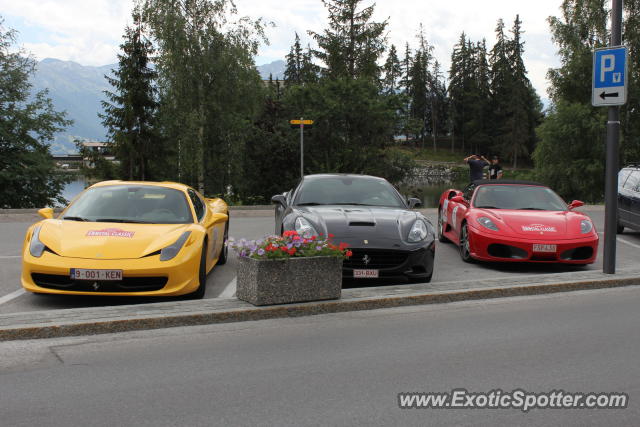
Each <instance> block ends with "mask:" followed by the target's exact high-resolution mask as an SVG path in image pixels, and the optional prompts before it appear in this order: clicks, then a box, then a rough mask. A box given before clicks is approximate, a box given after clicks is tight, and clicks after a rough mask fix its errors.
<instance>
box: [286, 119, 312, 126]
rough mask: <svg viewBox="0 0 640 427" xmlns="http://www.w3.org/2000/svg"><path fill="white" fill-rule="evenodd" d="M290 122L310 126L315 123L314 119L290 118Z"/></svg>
mask: <svg viewBox="0 0 640 427" xmlns="http://www.w3.org/2000/svg"><path fill="white" fill-rule="evenodd" d="M289 124H292V125H305V126H309V125H312V124H313V120H289Z"/></svg>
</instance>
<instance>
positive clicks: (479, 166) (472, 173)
mask: <svg viewBox="0 0 640 427" xmlns="http://www.w3.org/2000/svg"><path fill="white" fill-rule="evenodd" d="M464 162H465V163H466V164H468V165H469V177H470V178H471V182H473V181H475V180H478V179H482V178H483V175H484V174H483V170H484V168H485V166H488V165H489V161H488V160H487V159H485V158H484V156H479V155H477V154H472V155H470V156H469V157H465V159H464Z"/></svg>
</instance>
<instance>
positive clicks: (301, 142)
mask: <svg viewBox="0 0 640 427" xmlns="http://www.w3.org/2000/svg"><path fill="white" fill-rule="evenodd" d="M302 178H304V119H303V118H302V117H300V179H302Z"/></svg>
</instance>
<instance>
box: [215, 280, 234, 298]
mask: <svg viewBox="0 0 640 427" xmlns="http://www.w3.org/2000/svg"><path fill="white" fill-rule="evenodd" d="M235 295H236V278H235V277H234V278H233V280H232V281H231V282H229V284H228V285H227V286H226V287H225V288H224V291H222V292H221V293H220V295H218V298H233V297H234V296H235Z"/></svg>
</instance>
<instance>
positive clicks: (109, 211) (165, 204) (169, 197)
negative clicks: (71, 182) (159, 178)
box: [62, 185, 193, 224]
mask: <svg viewBox="0 0 640 427" xmlns="http://www.w3.org/2000/svg"><path fill="white" fill-rule="evenodd" d="M62 219H66V220H70V221H95V222H123V223H149V224H186V223H191V222H193V216H192V214H191V208H190V206H189V203H188V202H187V199H186V197H185V195H184V193H183V192H182V191H180V190H175V189H173V188H165V187H158V186H150V185H110V186H104V187H94V188H90V189H88V190H87V191H85V192H84V193H82V194H81V195H80V197H78V199H77V200H75V201H74V202H73V203H72V204H71V205H70V206H69V208H68V209H67V210H66V211H65V212H64V215H63V216H62Z"/></svg>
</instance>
